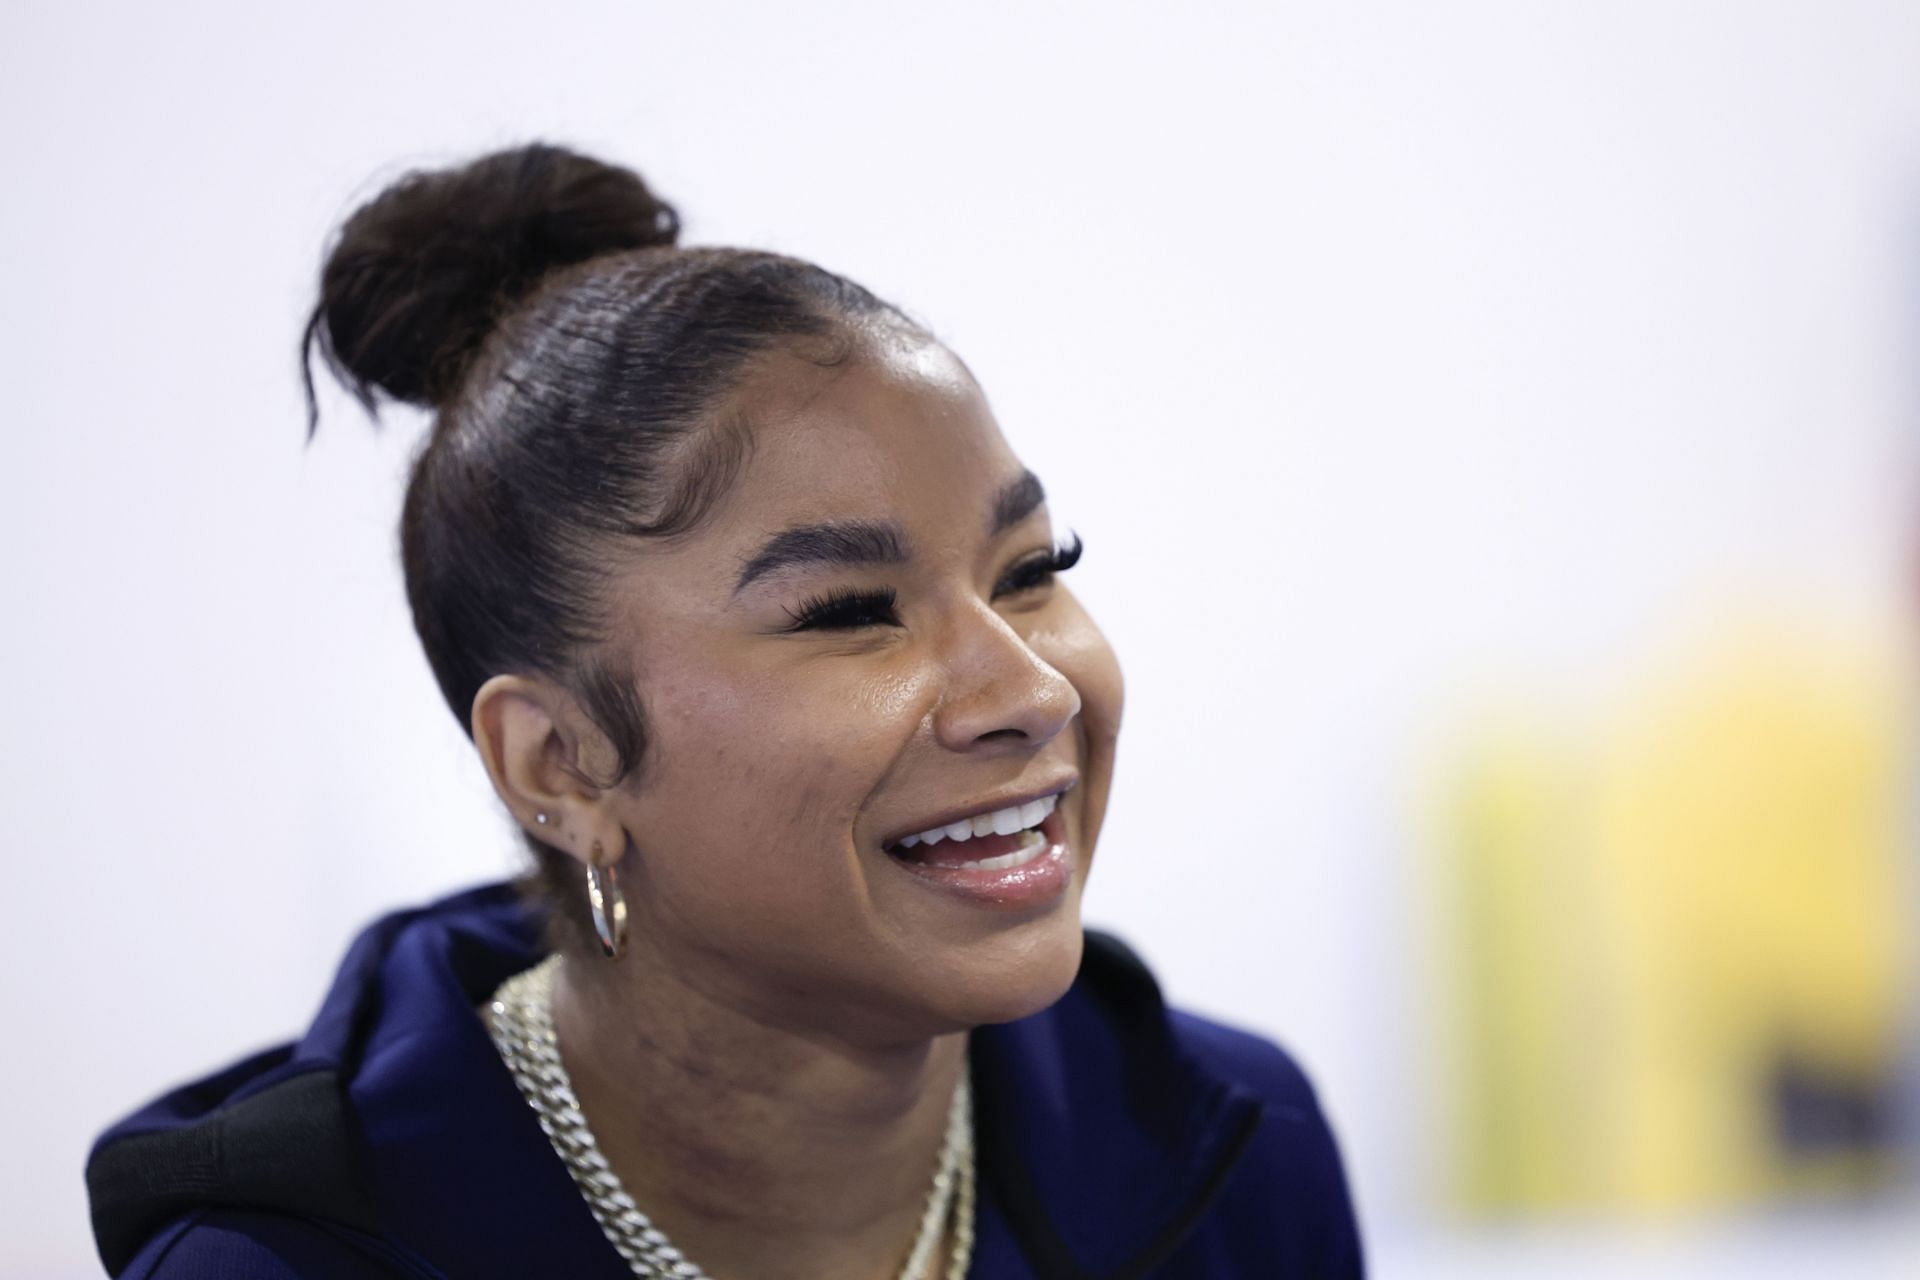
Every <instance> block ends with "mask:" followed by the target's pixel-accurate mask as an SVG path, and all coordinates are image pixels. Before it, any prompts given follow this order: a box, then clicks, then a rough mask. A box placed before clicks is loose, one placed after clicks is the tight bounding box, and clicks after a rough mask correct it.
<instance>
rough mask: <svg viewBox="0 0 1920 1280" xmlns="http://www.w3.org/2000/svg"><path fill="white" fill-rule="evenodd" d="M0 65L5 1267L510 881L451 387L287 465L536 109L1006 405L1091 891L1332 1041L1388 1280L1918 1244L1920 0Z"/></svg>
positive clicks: (981, 9) (1504, 7)
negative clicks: (368, 956) (1122, 672)
mask: <svg viewBox="0 0 1920 1280" xmlns="http://www.w3.org/2000/svg"><path fill="white" fill-rule="evenodd" d="M0 104H4V119H5V120H6V125H5V126H4V128H5V133H6V139H7V154H8V155H9V157H10V159H9V161H8V162H7V180H6V193H7V195H6V199H5V201H4V202H3V203H0V268H3V270H0V371H3V372H4V404H5V410H4V417H5V422H4V428H3V429H0V476H4V477H5V481H6V483H7V485H8V489H9V492H8V494H7V501H6V502H5V503H4V504H0V533H3V534H4V538H5V544H6V547H7V550H6V554H5V557H4V562H3V567H0V592H3V593H4V598H5V600H6V601H7V605H8V607H7V608H6V610H5V615H6V618H7V625H6V626H5V627H4V628H0V660H4V664H5V666H4V671H5V685H4V708H5V725H6V730H5V732H4V734H0V805H3V806H4V812H5V815H6V819H7V822H8V826H9V829H10V842H11V850H12V851H11V854H10V856H9V858H8V860H7V868H8V872H7V875H6V877H5V880H4V885H5V894H6V897H7V899H8V901H9V903H10V906H9V909H8V911H7V913H6V915H7V928H6V930H5V931H4V933H3V934H0V961H3V962H4V965H3V970H4V975H5V976H4V979H0V1025H4V1026H5V1027H6V1029H7V1037H6V1038H7V1042H8V1044H9V1046H10V1052H7V1053H5V1054H4V1055H0V1063H3V1065H0V1072H4V1081H5V1088H4V1091H0V1133H4V1135H5V1141H6V1147H7V1149H8V1151H9V1153H10V1155H9V1158H8V1159H6V1160H4V1161H0V1206H4V1207H0V1219H4V1229H0V1275H5V1276H8V1277H13V1276H19V1277H28V1276H34V1277H69V1276H71V1277H78V1276H84V1275H91V1274H95V1273H96V1270H95V1268H96V1266H97V1264H95V1263H94V1262H93V1252H92V1245H91V1240H90V1237H89V1234H88V1230H87V1226H86V1218H85V1196H84V1191H83V1187H82V1182H81V1165H82V1162H83V1159H84V1157H85V1152H86V1148H87V1144H88V1143H89V1141H90V1139H91V1137H92V1136H93V1134H95V1133H96V1132H97V1131H98V1130H99V1129H100V1128H102V1127H103V1126H104V1125H106V1124H107V1123H108V1122H109V1121H110V1120H112V1119H113V1118H115V1117H116V1116H117V1115H119V1114H121V1113H123V1112H125V1111H126V1110H128V1109H130V1108H131V1107H133V1106H134V1105H136V1104H138V1103H139V1102H141V1101H143V1100H144V1099H145V1098H147V1097H149V1096H150V1095H152V1094H153V1093H155V1092H157V1091H159V1090H160V1089H161V1088H163V1087H164V1086H167V1085H170V1084H172V1083H174V1082H175V1081H177V1080H179V1079H183V1078H185V1077H187V1076H188V1075H191V1074H196V1073H199V1072H202V1071H204V1070H206V1069H208V1068H211V1067H213V1066H215V1065H218V1064H220V1063H223V1062H225V1061H226V1060H228V1059H230V1058H232V1057H234V1056H236V1055H238V1054H240V1053H242V1052H244V1051H247V1050H251V1049H253V1048H256V1047H258V1046H260V1045H263V1044H265V1043H268V1042H271V1041H273V1040H277V1039H280V1038H283V1037H286V1036H289V1035H291V1034H294V1033H295V1032H296V1031H298V1030H299V1029H300V1028H301V1027H302V1026H303V1025H304V1024H305V1022H306V1020H307V1019H308V1017H309V1016H310V1015H311V1013H312V1011H313V1009H314V1007H315V1005H316V1003H317V1001H318V999H319V996H320V994H321V992H322V991H323V990H324V988H325V986H326V985H327V982H328V980H329V977H330V974H331V970H332V967H333V965H334V963H335V962H336V961H337V959H338V957H339V955H340V953H341V951H342V949H343V947H344V946H345V944H346V942H347V940H348V939H349V937H350V936H351V935H352V933H353V932H354V931H355V930H356V929H357V928H358V927H359V926H360V925H362V924H363V923H364V922H366V921H367V920H369V919H370V918H371V917H373V916H374V915H376V914H378V913H380V912H382V911H385V910H387V909H389V908H392V907H395V906H397V905H401V904H406V903H410V902H413V901H416V900H419V899H421V898H424V897H427V896H429V895H434V894H438V893H440V892H442V891H444V890H448V889H451V888H454V887H456V886H460V885H464V884H468V883H471V882H474V881H478V880H482V879H490V878H495V877H498V876H501V875H503V874H507V873H510V872H512V871H514V870H515V869H517V867H518V863H517V855H516V853H515V844H514V841H513V839H512V833H511V831H510V829H509V827H508V825H507V823H506V820H505V817H504V815H503V813H502V812H501V810H500V809H499V807H498V806H497V804H496V803H495V801H494V798H493V796H492V793H491V790H490V789H489V787H488V786H487V783H486V781H485V778H484V775H483V773H482V771H481V770H480V768H479V765H478V763H477V761H476V760H475V759H474V757H473V754H472V751H471V748H470V747H469V745H468V744H467V742H466V740H465V739H464V737H463V736H462V734H461V732H460V729H459V727H458V725H456V724H455V722H454V721H453V719H452V718H451V717H450V716H449V715H448V714H447V712H446V710H445V708H444V707H443V706H442V705H441V703H440V701H439V697H438V694H437V692H436V690H435V688H434V686H433V683H432V680H431V678H430V676H429V674H428V671H427V667H426V663H425V661H424V659H423V658H422V656H421V654H420V651H419V648H418V645H417V643H416V641H415V639H414V637H413V634H412V631H411V628H410V625H409V622H408V618H407V614H406V610H405V604H404V599H403V596H402V592H401V582H400V573H399V566H398V562H397V554H396V549H395V534H394V528H395V521H396V517H397V511H398V503H399V496H400V492H401V485H402V482H403V479H404V474H405V467H406V464H407V461H408V458H409V456H410V454H411V452H412V450H413V449H414V448H415V447H416V446H417V445H418V444H419V442H420V439H421V435H422V431H423V423H422V421H421V420H420V419H419V418H418V417H415V416H410V415H408V414H406V413H398V412H396V413H390V414H389V415H388V416H387V418H386V421H385V425H384V426H383V427H382V428H381V429H379V430H375V429H373V428H371V427H369V425H368V424H367V422H366V421H365V419H364V418H363V417H362V416H360V415H359V414H358V413H357V411H356V410H355V409H354V408H353V407H352V406H351V405H350V404H349V403H348V402H347V401H346V400H345V398H344V397H343V396H341V395H339V394H336V393H335V392H334V391H333V390H332V389H330V388H328V389H325V390H323V392H322V396H321V404H322V411H323V416H322V420H321V426H320V432H319V435H318V438H317V440H316V442H315V443H314V444H313V445H312V446H311V447H305V446H304V444H303V433H304V428H305V420H304V409H303V404H302V401H301V394H300V386H299V378H298V368H297V365H296V362H295V358H294V352H295V346H296V340H297V338H298V336H299V332H300V328H301V324H302V320H303V312H304V309H305V308H306V307H307V306H309V305H310V301H311V296H312V289H313V283H314V278H315V273H316V271H317V267H318V263H319V258H320V254H321V250H322V247H323V245H324V243H325V241H326V238H327V236H328V234H329V232H330V231H331V229H332V228H333V227H334V226H335V225H336V224H337V223H338V222H339V220H340V219H341V218H342V217H343V216H344V215H345V214H347V213H348V212H349V211H350V210H351V209H352V208H353V207H354V206H355V205H356V204H357V202H358V201H360V200H361V199H364V198H365V197H367V196H368V195H370V194H371V193H373V192H374V191H375V190H377V189H378V188H379V187H380V186H381V185H382V184H383V183H384V182H386V181H388V180H390V179H391V178H393V177H394V176H396V175H397V174H399V173H400V172H402V171H404V170H405V169H407V168H409V167H413V166H418V165H439V164H443V163H448V162H452V161H457V160H460V159H463V158H465V157H467V156H469V155H471V154H473V153H475V152H477V151H480V150H483V149H487V148H491V147H495V146H499V145H505V144H509V143H515V142H521V141H525V140H528V139H532V138H548V139H552V140H556V141H562V142H567V143H570V144H573V145H576V146H578V147H581V148H584V149H588V150H592V151H596V152H599V153H602V154H604V155H606V156H607V157H608V158H611V159H615V160H619V161H623V162H626V163H630V164H632V165H634V166H636V167H637V168H639V169H640V170H641V171H642V172H643V173H644V174H645V175H646V177H647V178H648V180H649V181H650V182H651V183H653V184H654V185H655V187H656V188H657V189H658V190H659V191H660V192H661V193H662V194H664V195H665V196H666V197H667V198H668V199H670V200H672V201H674V202H675V203H676V204H678V206H679V207H680V209H681V211H682V214H683V215H684V217H685V220H686V223H687V227H688V235H687V237H686V239H687V241H688V242H693V243H701V242H705V243H729V244H746V245H755V246H765V247H771V248H775V249H779V250H784V251H789V252H792V253H796V254H800V255H803V256H806V257H810V258H814V259H816V260H818V261H820V262H822V263H824V264H826V265H828V266H830V267H832V268H835V269H838V270H841V271H844V272H846V273H848V274H850V275H851V276H853V277H854V278H856V279H858V280H861V281H862V282H864V283H866V284H868V285H869V286H870V287H872V288H874V289H875V290H876V291H878V292H880V293H882V294H883V295H886V296H888V297H891V298H893V299H896V300H898V301H900V302H901V303H903V304H904V305H906V306H907V307H908V308H909V309H910V310H912V311H914V312H916V313H917V314H919V315H921V316H924V317H925V318H926V319H927V320H928V321H929V322H930V323H931V325H932V326H933V327H934V328H935V330H936V331H937V332H939V333H940V334H942V335H943V336H944V337H945V338H946V339H947V340H948V341H949V342H950V343H951V344H952V345H953V346H954V347H955V349H956V350H958V351H959V352H960V353H961V354H962V355H963V356H964V357H965V358H966V359H967V360H968V361H969V362H970V364H971V365H972V366H973V368H974V369H975V371H976V372H977V373H978V374H979V376H980V378H981V380H982V382H983V384H984V385H985V386H986V388H987V390H988V393H989V395H990V396H991V397H992V398H993V401H994V404H995V408H996V410H997V412H998V414H999V416H1000V419H1001V422H1002V424H1003V426H1004V428H1005V430H1006V432H1007V434H1008V436H1009V438H1010V439H1011V440H1012V441H1013V443H1014V445H1015V447H1016V449H1018V450H1019V451H1020V452H1021V453H1022V454H1023V456H1024V457H1025V458H1026V460H1027V461H1028V462H1029V464H1030V465H1032V466H1033V467H1034V468H1035V469H1036V470H1037V471H1039V472H1040V473H1041V474H1042V475H1043V476H1044V477H1045V478H1046V482H1047V485H1048V488H1049V490H1050V492H1051V493H1052V494H1053V495H1054V498H1053V501H1054V515H1055V521H1056V524H1057V525H1059V526H1067V525H1071V526H1073V527H1074V528H1076V529H1078V531H1079V532H1080V533H1081V534H1082V535H1083V536H1084V538H1085V539H1086V543H1087V555H1086V559H1085V562H1084V564H1083V565H1082V566H1081V567H1080V568H1078V569H1076V570H1075V571H1074V574H1073V579H1072V581H1073V586H1074V587H1075V589H1076V590H1077V591H1078V592H1080V594H1081V595H1082V597H1083V598H1084V599H1085V600H1086V601H1087V602H1088V604H1089V605H1090V607H1091V608H1092V610H1093V612H1094V613H1095V616H1096V617H1098V618H1099V619H1100V620H1101V622H1102V624H1103V625H1104V627H1105V628H1106V630H1107V631H1108V633H1109V635H1110V637H1111V638H1112V640H1113V641H1114V643H1115V645H1116V647H1117V648H1118V650H1119V652H1120V654H1121V657H1122V660H1123V662H1124V664H1125V666H1126V669H1127V674H1128V680H1129V714H1128V724H1127V728H1126V731H1125V734H1124V735H1123V746H1122V753H1121V767H1120V775H1119V778H1118V781H1117V784H1116V794H1115V802H1114V805H1113V808H1112V812H1111V815H1110V818H1109V821H1108V825H1107V829H1106V833H1105V835H1104V838H1103V841H1102V844H1101V847H1100V851H1099V858H1098V865H1097V871H1096V874H1095V875H1094V877H1093V880H1092V885H1091V889H1090V892H1089V894H1088V897H1087V899H1086V909H1087V915H1088V918H1089V920H1090V922H1092V923H1095V924H1098V925H1101V926H1103V927H1106V928H1110V929H1113V930H1116V931H1118V932H1119V933H1121V934H1122V935H1123V936H1125V937H1127V938H1128V939H1129V940H1131V941H1132V942H1133V943H1134V945H1135V946H1136V947H1137V948H1138V949H1139V950H1140V951H1141V952H1142V953H1143V954H1144V955H1145V956H1146V957H1147V959H1148V960H1149V961H1150V963H1152V964H1153V965H1154V967H1155V968H1156V970H1157V971H1158V972H1159V973H1160V975H1161V978H1162V981H1163V984H1164V985H1165V987H1166V988H1167V989H1168V991H1169V992H1170V994H1171V996H1172V997H1173V999H1174V1000H1175V1001H1176V1002H1179V1003H1183V1004H1186V1005H1188V1006H1190V1007H1194V1008H1196V1009H1199V1010H1201V1011H1203V1012H1206V1013H1209V1014H1212V1015H1214V1016H1216V1017H1221V1018H1225V1019H1228V1020H1230V1021H1235V1022H1238V1023H1240V1024H1243V1025H1246V1026H1250V1027H1253V1028H1256V1029H1258V1030H1260V1031H1262V1032H1264V1033H1266V1034H1269V1035H1271V1036H1273V1037H1275V1038H1277V1039H1279V1040H1280V1041H1282V1042H1283V1043H1285V1044H1287V1045H1288V1046H1289V1047H1290V1048H1291V1049H1292V1050H1293V1051H1294V1052H1295V1053H1296V1054H1297V1055H1298V1056H1299V1057H1300V1058H1301V1059H1302V1061H1303V1062H1304V1063H1305V1064H1306V1066H1307V1067H1308V1069H1309V1070H1310V1072H1311V1073H1312V1075H1313V1077H1314V1079H1315V1081H1316V1082H1317V1084H1318V1087H1319V1089H1320V1092H1321V1095H1322V1098H1323V1100H1324V1102H1325V1104H1326V1106H1327V1108H1328V1110H1329V1112H1330V1115H1331V1117H1332V1119H1333V1122H1334V1125H1335V1127H1336V1129H1337V1130H1338V1132H1339V1134H1340V1136H1341V1139H1342V1141H1343V1143H1344V1147H1345V1152H1346V1156H1347V1160H1348V1164H1349V1170H1350V1174H1351V1177H1352V1179H1353V1183H1354V1187H1355V1192H1356V1195H1357V1198H1358V1203H1359V1209H1360V1213H1361V1217H1362V1223H1363V1228H1364V1231H1365V1234H1366V1237H1367V1241H1368V1245H1369V1249H1370V1253H1371V1259H1372V1262H1373V1265H1374V1269H1375V1271H1376V1273H1377V1274H1380V1275H1386V1276H1411V1277H1440V1276H1448V1277H1451V1276H1460V1277H1468V1276H1471V1277H1501V1276H1516V1277H1518V1276H1527V1277H1536V1276H1549V1275H1550V1276H1613V1275H1621V1274H1633V1275H1636V1276H1641V1277H1666V1276H1694V1275H1700V1276H1722V1275H1742V1276H1805V1275H1812V1274H1818V1275H1821V1276H1823V1277H1836V1276H1863V1277H1864V1276H1874V1277H1884V1276H1891V1275H1897V1274H1898V1275H1907V1274H1920V1027H1917V1025H1916V1016H1915V1015H1916V1011H1917V1009H1920V1006H1917V1005H1916V999H1915V982H1916V978H1917V977H1920V969H1917V966H1916V947H1915V943H1914V936H1915V929H1914V926H1915V924H1916V922H1917V921H1920V886H1917V885H1916V879H1917V877H1916V874H1915V872H1916V856H1915V849H1916V845H1915V840H1914V819H1915V816H1916V815H1915V806H1914V803H1913V801H1914V797H1915V783H1916V779H1917V778H1920V774H1917V773H1916V770H1915V768H1914V762H1915V756H1914V750H1913V748H1914V734H1915V727H1916V723H1917V722H1916V717H1915V708H1914V702H1913V693H1914V687H1913V686H1914V681H1913V675H1914V657H1915V654H1916V652H1917V651H1920V650H1916V642H1915V637H1914V635H1913V634H1912V632H1913V628H1912V625H1911V624H1912V621H1913V616H1914V614H1915V609H1916V597H1920V575H1917V574H1916V569H1915V566H1916V563H1920V560H1917V559H1916V556H1915V554H1914V553H1915V541H1916V540H1915V537H1914V534H1915V530H1916V529H1920V520H1916V516H1920V494H1916V490H1915V485H1914V479H1915V477H1916V475H1917V474H1920V470H1917V469H1916V465H1915V464H1916V456H1915V455H1916V448H1915V446H1916V443H1920V359H1916V357H1917V356H1920V8H1916V7H1915V6H1913V5H1911V4H1903V3H1865V2H1862V0H1829V2H1827V3H1822V4H1817V5H1816V4H1811V3H1795V4H1787V3H1752V2H1748V3H1731V2H1729V3H1711V2H1707V0H1663V2H1660V3H1624V4H1611V5H1604V6H1602V5H1585V4H1571V3H1565V4H1548V5H1541V4H1519V3H1515V4H1492V3H1460V4H1447V5H1432V4H1418V3H1399V4H1377V3H1364V4H1348V5H1339V6H1326V5H1307V4H1223V3H1202V2H1195V3H1189V4H1185V5H1181V6H1178V8H1177V9H1176V8H1175V7H1174V6H1170V5H1168V6H1148V5H1131V4H1123V3H1117V2H1116V0H1106V2H1105V3H1099V4H1065V3H1061V4H1048V3H1038V4H1033V3H1029V4H1017V5H1016V4H995V3H974V4H968V5H950V4H943V5H921V4H901V3H888V4H882V3H834V4H828V5H813V6H795V5H778V4H772V3H756V4H749V3H727V2H718V3H704V4H700V5H673V6H668V5H655V4H644V3H622V4H614V3H603V4H584V3H568V2H566V0H557V2H554V3H548V4H545V5H542V6H538V7H531V6H525V5H511V4H502V3H495V2H493V0H469V3H466V4H463V5H458V6H454V5H419V4H409V3H396V2H394V0H385V2H383V3H380V4H371V3H354V2H342V3H335V4H330V5H306V6H269V5H259V4H240V3H222V4H210V3H193V2H190V0H182V2H180V3H175V4H170V5H136V4H131V3H120V4H111V5H103V4H98V3H87V2H85V0H64V2H63V3H60V4H57V5H56V4H53V3H36V2H33V0H12V3H9V4H8V5H7V6H6V7H5V9H4V12H3V13H0ZM1909 1268H1914V1269H1912V1270H1909Z"/></svg>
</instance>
